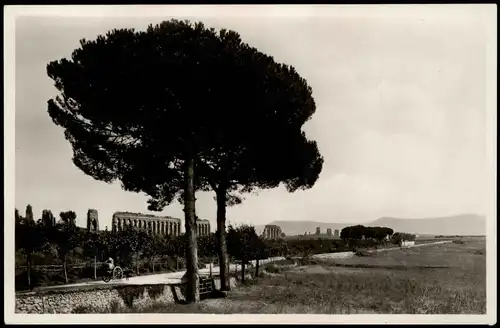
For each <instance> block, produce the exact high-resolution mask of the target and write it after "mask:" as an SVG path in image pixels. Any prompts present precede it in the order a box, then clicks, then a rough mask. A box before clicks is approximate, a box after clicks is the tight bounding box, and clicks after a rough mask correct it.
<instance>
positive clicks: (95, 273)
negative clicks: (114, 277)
mask: <svg viewBox="0 0 500 328" xmlns="http://www.w3.org/2000/svg"><path fill="white" fill-rule="evenodd" d="M94 280H97V255H96V256H94Z"/></svg>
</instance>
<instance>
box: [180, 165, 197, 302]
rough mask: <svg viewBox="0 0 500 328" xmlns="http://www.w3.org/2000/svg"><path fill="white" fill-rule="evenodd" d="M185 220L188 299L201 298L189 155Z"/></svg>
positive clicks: (185, 189)
mask: <svg viewBox="0 0 500 328" xmlns="http://www.w3.org/2000/svg"><path fill="white" fill-rule="evenodd" d="M184 183H185V186H184V221H185V227H186V239H187V245H186V246H187V247H186V278H187V284H186V301H187V302H188V303H195V302H198V301H199V300H200V290H199V288H198V287H199V286H198V285H199V283H198V282H199V277H198V245H197V242H196V217H195V196H194V158H193V157H190V156H188V157H187V158H186V161H185V163H184Z"/></svg>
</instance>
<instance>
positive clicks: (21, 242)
mask: <svg viewBox="0 0 500 328" xmlns="http://www.w3.org/2000/svg"><path fill="white" fill-rule="evenodd" d="M28 206H29V205H28ZM30 208H31V206H30ZM26 212H27V213H26V214H28V215H26V218H25V220H24V222H23V223H22V224H18V225H16V227H15V244H16V248H17V249H22V250H23V251H24V253H25V254H26V263H27V266H28V288H29V289H30V290H31V288H32V287H33V286H32V283H31V267H32V259H33V254H34V253H35V252H36V251H38V250H40V249H42V248H43V246H44V245H45V243H46V240H45V235H44V234H43V232H42V228H41V227H40V225H39V224H37V223H35V221H34V220H33V219H31V220H29V219H28V217H29V212H28V211H26Z"/></svg>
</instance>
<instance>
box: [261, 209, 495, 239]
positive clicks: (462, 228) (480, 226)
mask: <svg viewBox="0 0 500 328" xmlns="http://www.w3.org/2000/svg"><path fill="white" fill-rule="evenodd" d="M269 224H275V225H278V226H279V227H281V230H282V231H283V232H284V233H285V234H286V235H287V236H293V235H303V234H304V233H305V232H310V233H311V234H314V233H315V232H316V227H319V228H320V229H321V233H326V229H328V228H331V229H332V232H333V231H334V230H335V229H339V230H342V229H343V228H345V227H347V226H352V225H357V224H362V225H364V226H371V227H376V226H378V227H388V228H391V229H393V230H394V232H407V233H413V234H422V235H486V218H485V217H484V216H481V215H477V214H461V215H454V216H446V217H435V218H395V217H381V218H379V219H377V220H375V221H371V222H366V223H326V222H314V221H273V222H271V223H269ZM264 227H265V226H264V225H262V226H256V227H255V228H256V230H257V232H262V231H263V230H264Z"/></svg>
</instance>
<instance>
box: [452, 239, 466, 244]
mask: <svg viewBox="0 0 500 328" xmlns="http://www.w3.org/2000/svg"><path fill="white" fill-rule="evenodd" d="M453 243H455V244H463V243H464V241H463V240H458V239H455V240H454V241H453Z"/></svg>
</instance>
